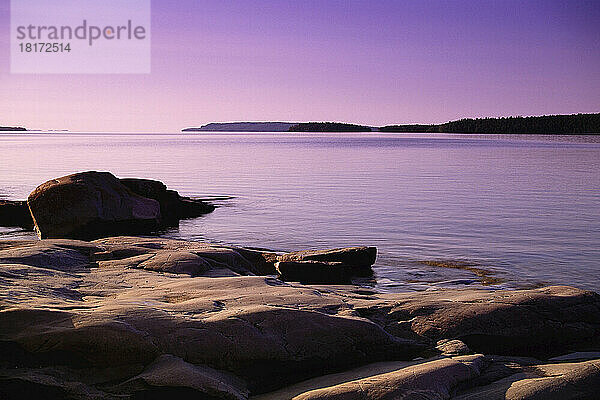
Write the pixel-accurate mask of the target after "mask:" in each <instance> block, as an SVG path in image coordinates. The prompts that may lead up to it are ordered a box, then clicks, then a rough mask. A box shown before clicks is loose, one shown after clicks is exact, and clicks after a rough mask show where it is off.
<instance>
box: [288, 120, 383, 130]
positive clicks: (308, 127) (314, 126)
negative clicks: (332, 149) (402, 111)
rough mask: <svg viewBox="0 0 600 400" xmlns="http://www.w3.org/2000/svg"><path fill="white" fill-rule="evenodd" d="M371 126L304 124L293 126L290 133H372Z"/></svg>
mask: <svg viewBox="0 0 600 400" xmlns="http://www.w3.org/2000/svg"><path fill="white" fill-rule="evenodd" d="M372 130H373V129H372V128H371V127H369V126H364V125H355V124H345V123H341V122H304V123H299V124H296V125H293V126H291V127H290V128H289V131H290V132H371V131H372Z"/></svg>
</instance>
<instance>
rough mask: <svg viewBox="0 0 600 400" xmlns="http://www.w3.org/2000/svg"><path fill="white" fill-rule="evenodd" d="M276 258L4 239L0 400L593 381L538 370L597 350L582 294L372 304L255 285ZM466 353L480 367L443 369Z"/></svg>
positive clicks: (596, 327)
mask: <svg viewBox="0 0 600 400" xmlns="http://www.w3.org/2000/svg"><path fill="white" fill-rule="evenodd" d="M282 256H284V255H281V254H274V253H263V252H258V251H254V250H249V249H243V248H235V247H227V246H219V245H212V244H210V243H202V242H187V241H178V240H169V239H157V238H140V237H111V238H105V239H101V240H96V241H92V242H86V241H77V240H66V239H53V240H41V241H0V397H1V398H7V399H15V398H23V397H24V396H25V397H42V395H43V396H45V398H56V399H58V398H78V399H117V398H118V399H123V398H125V399H128V398H130V399H135V398H156V397H160V396H165V395H178V396H181V397H184V398H185V397H197V398H208V399H245V398H248V397H249V396H256V395H259V394H264V393H267V392H271V391H276V390H284V389H283V388H285V387H287V386H288V385H294V384H298V383H300V382H303V381H305V380H307V379H314V378H318V377H321V376H327V375H329V374H334V373H341V372H343V371H347V370H350V369H353V368H357V367H361V366H367V365H372V363H377V362H383V361H394V362H398V361H400V360H406V361H407V364H405V365H404V366H401V367H398V368H396V369H394V370H387V371H385V372H377V373H373V374H371V375H366V376H365V375H364V374H363V375H362V376H359V377H357V378H356V379H348V380H342V381H339V380H338V381H337V382H336V383H334V384H331V385H329V386H322V385H321V386H318V387H314V388H309V389H307V390H304V391H301V392H296V393H295V394H294V395H293V396H304V397H299V398H363V397H364V396H363V395H365V393H367V395H368V396H369V397H364V398H368V399H384V398H397V397H394V396H397V394H402V395H408V394H410V395H411V396H413V397H414V396H417V395H418V396H429V397H425V398H451V397H457V396H466V395H468V394H469V393H477V392H476V391H477V390H484V389H486V388H487V389H489V390H492V389H493V391H495V392H494V393H502V394H503V395H507V394H510V393H512V392H509V389H511V390H516V389H514V388H518V385H517V386H513V384H515V382H520V381H523V383H520V385H525V386H523V389H519V391H518V393H524V395H523V396H524V397H513V398H524V399H529V398H540V397H535V396H539V395H538V393H546V392H544V391H545V390H549V389H546V386H543V385H542V383H543V384H546V383H544V382H550V381H549V380H548V379H547V378H552V379H554V381H553V382H555V383H553V384H552V385H553V386H552V388H556V390H558V391H559V392H560V393H567V394H569V396H571V395H572V396H574V395H573V393H577V390H579V388H580V386H581V385H583V384H584V383H585V384H595V382H596V381H595V379H596V375H595V372H594V369H593V368H596V366H597V364H595V363H596V361H594V360H590V361H583V362H582V363H581V365H580V363H568V364H558V365H562V366H563V367H561V368H564V369H562V370H560V371H558V370H557V369H556V368H558V367H544V366H545V365H557V363H556V362H548V361H544V360H545V359H547V358H550V357H555V356H561V355H563V354H567V353H573V352H577V351H586V352H587V353H586V354H594V353H593V351H597V350H598V349H599V347H598V344H597V339H598V336H599V333H600V296H598V295H597V294H595V293H593V292H588V291H584V290H579V289H575V288H571V287H548V288H540V289H534V290H520V291H479V290H439V291H430V292H418V293H398V294H377V293H374V292H372V291H366V290H364V288H360V287H356V286H353V285H337V286H332V285H302V284H298V283H289V282H288V283H286V282H283V281H281V280H279V279H277V278H276V277H275V276H257V274H258V273H261V271H264V270H265V269H268V268H267V266H269V265H270V266H273V265H274V263H275V262H277V260H279V259H280V258H282ZM528 338H536V340H533V339H528ZM451 340H454V341H451ZM459 340H460V341H461V342H462V343H463V344H464V345H462V344H461V343H460V342H458V341H459ZM440 345H446V346H442V347H440ZM436 346H437V347H440V348H439V349H436ZM469 351H474V352H477V353H484V354H482V355H461V356H453V357H450V358H443V357H446V356H445V355H449V354H456V353H461V354H462V353H468V352H469ZM499 351H501V353H503V354H504V355H503V356H498V355H493V354H498V352H499ZM442 353H443V354H442ZM532 356H533V357H538V358H541V359H542V361H539V360H537V359H532V358H531V357H532ZM416 357H421V358H422V359H421V360H420V361H410V360H414V359H415V358H416ZM440 357H442V358H440ZM585 363H587V364H585ZM576 364H577V365H576ZM374 370H375V369H374ZM553 371H554V372H553ZM578 371H579V372H578ZM555 372H556V373H555ZM387 374H391V375H387ZM553 374H554V375H553ZM379 375H385V376H379ZM559 376H561V377H562V378H560V379H562V380H560V379H558V377H559ZM365 378H368V379H367V381H360V380H361V379H365ZM529 379H531V380H532V381H531V382H529V381H527V380H529ZM536 379H539V380H536ZM357 380H358V381H360V382H359V383H358V384H357V383H356V382H354V381H357ZM353 382H354V383H353ZM390 382H391V383H390ZM507 382H509V383H508V386H507ZM539 382H541V383H539ZM561 382H562V383H561ZM565 382H566V383H565ZM590 382H591V383H590ZM534 383H535V385H537V386H535V390H534V389H531V390H529V389H527V390H529V391H527V390H525V387H527V388H530V387H533V386H531V385H533V384H534ZM563 383H564V384H563ZM567 383H568V384H567ZM539 385H542V386H539ZM487 389H486V390H487ZM358 390H362V392H360V395H361V396H363V397H348V396H353V395H355V394H356V395H358V394H357V393H359V392H358ZM553 390H554V389H553ZM569 390H570V392H569ZM559 392H557V393H559ZM274 393H276V392H274ZM411 393H412V394H411ZM481 393H484V392H481V391H480V392H479V394H481ZM515 393H517V392H515ZM338 395H339V396H342V397H336V396H338ZM264 396H267V395H266V394H265V395H264ZM293 396H289V397H281V396H280V397H273V398H291V397H293ZM344 396H345V397H344ZM473 396H474V395H473ZM527 396H529V397H527ZM465 398H466V397H465ZM472 398H475V397H472ZM491 398H492V397H490V399H491ZM564 398H569V397H568V396H565V397H564ZM571 398H575V397H571Z"/></svg>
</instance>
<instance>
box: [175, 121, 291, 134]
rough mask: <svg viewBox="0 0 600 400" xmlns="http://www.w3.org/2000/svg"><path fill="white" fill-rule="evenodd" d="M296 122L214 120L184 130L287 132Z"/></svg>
mask: <svg viewBox="0 0 600 400" xmlns="http://www.w3.org/2000/svg"><path fill="white" fill-rule="evenodd" d="M294 124H295V122H213V123H210V124H206V125H202V126H201V127H199V128H185V129H184V130H183V132H287V131H288V130H289V129H290V127H291V126H293V125H294Z"/></svg>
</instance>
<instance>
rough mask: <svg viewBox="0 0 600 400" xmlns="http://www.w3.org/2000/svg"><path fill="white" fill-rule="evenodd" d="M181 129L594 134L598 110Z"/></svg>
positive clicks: (599, 116) (599, 115)
mask: <svg viewBox="0 0 600 400" xmlns="http://www.w3.org/2000/svg"><path fill="white" fill-rule="evenodd" d="M182 132H385V133H463V134H494V135H502V134H523V135H598V134H600V113H596V114H565V115H543V116H535V117H501V118H477V119H473V118H464V119H460V120H456V121H450V122H446V123H443V124H401V125H386V126H381V127H375V126H367V125H357V124H348V123H341V122H301V123H293V122H225V123H218V122H213V123H209V124H206V125H202V126H201V127H198V128H185V129H183V130H182Z"/></svg>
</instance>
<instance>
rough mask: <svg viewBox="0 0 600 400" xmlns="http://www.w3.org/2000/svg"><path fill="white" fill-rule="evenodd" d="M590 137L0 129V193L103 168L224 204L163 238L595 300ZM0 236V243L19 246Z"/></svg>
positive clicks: (433, 282)
mask: <svg viewBox="0 0 600 400" xmlns="http://www.w3.org/2000/svg"><path fill="white" fill-rule="evenodd" d="M599 139H600V137H597V136H569V137H565V136H560V137H558V136H549V137H546V136H544V137H540V136H520V135H519V136H492V135H481V136H479V135H478V136H473V135H443V134H439V135H438V134H435V135H431V134H430V135H419V134H374V133H372V134H268V133H265V134H235V133H198V134H160V135H159V134H156V135H114V134H103V135H99V134H52V135H49V134H47V135H43V134H0V146H1V148H2V158H1V159H0V193H2V194H4V195H5V196H6V197H7V198H10V199H23V198H25V197H26V196H27V195H28V193H29V192H30V191H31V190H32V189H33V188H35V186H37V185H38V184H39V183H41V182H43V181H45V180H48V179H50V178H53V177H56V176H61V175H66V174H69V173H72V172H75V171H83V170H106V171H111V172H113V173H114V174H116V175H118V176H120V177H146V178H154V179H159V180H162V181H163V182H165V183H166V184H167V185H168V186H169V187H170V188H173V189H176V190H179V191H180V192H181V193H182V194H184V195H191V196H200V197H204V196H222V195H226V196H234V198H233V199H221V200H218V203H219V204H220V205H221V207H220V208H219V209H217V210H216V211H215V212H214V213H212V214H210V215H207V216H205V217H202V218H198V219H195V220H188V221H182V222H181V224H180V227H179V229H176V230H172V231H169V232H166V233H164V235H165V236H169V237H178V238H185V239H193V240H209V241H214V242H222V243H228V244H235V245H245V246H253V247H264V248H270V249H274V250H297V249H304V248H324V247H337V246H351V245H363V244H364V245H375V246H377V247H378V248H379V257H378V262H377V267H376V279H377V285H378V286H379V288H382V289H388V290H404V289H424V288H429V287H438V286H452V287H454V286H458V287H462V286H465V285H469V286H473V285H481V280H480V279H479V278H478V276H477V274H476V273H474V272H473V271H469V270H466V269H458V268H443V267H440V266H439V265H435V262H441V261H444V260H446V261H447V260H454V261H456V262H462V263H468V264H473V265H477V266H478V267H477V268H481V269H482V270H485V271H488V272H489V274H490V276H493V277H495V278H497V279H498V280H499V281H498V282H500V281H501V282H502V283H501V284H500V285H501V286H505V287H516V286H529V285H536V284H538V283H540V282H544V283H559V284H573V285H576V286H580V287H585V288H590V289H595V290H600V274H599V273H598V272H599V270H600V268H599V267H600V265H599V264H600V249H599V248H598V246H597V243H598V242H600V143H599ZM10 232H12V233H8V234H7V230H1V229H0V237H1V238H3V239H4V238H8V237H13V236H15V235H16V236H19V237H27V236H30V235H28V234H23V233H20V234H16V233H14V230H11V231H10ZM422 261H429V262H430V265H427V264H424V263H422ZM487 287H490V286H487ZM492 287H493V285H492Z"/></svg>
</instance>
